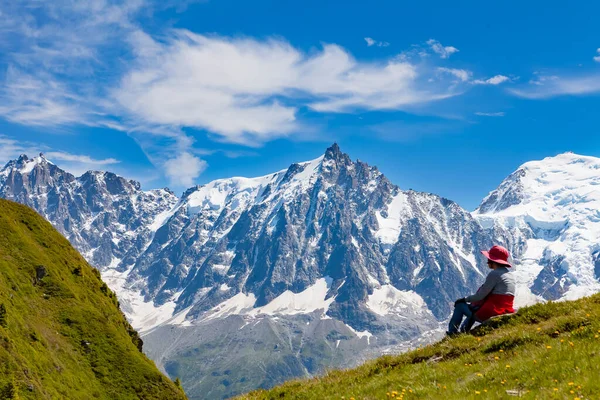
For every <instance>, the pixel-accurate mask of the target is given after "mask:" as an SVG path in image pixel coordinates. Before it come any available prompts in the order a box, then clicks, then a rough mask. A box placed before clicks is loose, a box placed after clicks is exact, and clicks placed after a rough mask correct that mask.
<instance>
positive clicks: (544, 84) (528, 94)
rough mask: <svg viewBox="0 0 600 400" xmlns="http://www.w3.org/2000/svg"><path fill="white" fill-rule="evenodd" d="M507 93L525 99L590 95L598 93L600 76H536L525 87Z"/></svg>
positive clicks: (599, 90)
mask: <svg viewBox="0 0 600 400" xmlns="http://www.w3.org/2000/svg"><path fill="white" fill-rule="evenodd" d="M509 92H510V93H512V94H514V95H515V96H518V97H523V98H526V99H546V98H551V97H557V96H584V95H590V94H595V93H600V74H589V75H584V76H571V77H561V76H557V75H538V76H537V77H536V78H535V79H532V80H530V81H529V83H528V84H527V85H523V86H521V87H516V88H512V89H509Z"/></svg>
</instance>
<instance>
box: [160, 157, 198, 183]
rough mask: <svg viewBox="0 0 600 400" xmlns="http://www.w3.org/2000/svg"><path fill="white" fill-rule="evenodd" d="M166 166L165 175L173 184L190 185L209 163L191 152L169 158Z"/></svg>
mask: <svg viewBox="0 0 600 400" xmlns="http://www.w3.org/2000/svg"><path fill="white" fill-rule="evenodd" d="M164 166H165V175H166V176H167V177H168V178H169V180H170V182H171V184H173V185H177V186H186V187H190V186H192V185H193V184H194V180H195V179H196V178H198V177H199V176H200V174H201V173H202V172H203V171H204V170H205V169H206V167H207V166H208V164H207V163H206V161H204V160H201V159H199V158H198V157H196V156H194V155H192V154H190V153H181V154H180V155H178V156H177V157H176V158H172V159H170V160H167V161H166V162H165V165H164Z"/></svg>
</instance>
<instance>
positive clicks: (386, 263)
mask: <svg viewBox="0 0 600 400" xmlns="http://www.w3.org/2000/svg"><path fill="white" fill-rule="evenodd" d="M598 184H600V160H599V159H597V158H594V157H586V156H580V155H576V154H573V153H565V154H561V155H558V156H556V157H550V158H547V159H544V160H542V161H533V162H529V163H526V164H524V165H523V166H521V167H520V168H519V169H517V171H515V172H514V173H513V174H511V175H510V176H509V177H507V178H506V179H505V180H504V181H503V182H502V183H501V184H500V186H499V187H498V189H496V190H494V191H493V192H492V193H490V194H489V195H488V196H487V197H486V198H485V199H484V200H483V201H482V203H481V205H480V206H479V207H478V208H477V210H475V211H474V212H468V211H466V210H464V209H462V208H461V207H460V206H459V205H458V204H456V203H454V202H452V201H451V200H448V199H445V198H442V197H440V196H436V195H434V194H430V193H421V192H416V191H413V190H407V191H405V190H401V189H400V188H398V187H397V186H395V185H394V184H392V183H391V182H390V181H389V180H388V179H387V178H386V177H385V176H384V175H383V174H382V173H381V172H380V171H379V170H378V169H377V168H376V167H373V166H369V165H367V164H366V163H364V162H361V161H352V160H351V159H350V157H349V156H348V155H346V154H344V153H342V152H341V150H340V148H339V147H338V146H337V145H336V144H334V145H333V146H331V147H330V148H328V149H327V150H326V152H325V153H324V154H323V155H322V156H321V157H319V158H317V159H315V160H312V161H308V162H301V163H297V164H292V165H291V166H290V167H289V168H287V169H285V170H282V171H279V172H276V173H273V174H269V175H266V176H263V177H258V178H229V179H222V180H217V181H213V182H210V183H208V184H206V185H201V186H196V187H193V188H190V189H188V190H187V191H186V192H185V193H183V195H182V196H180V197H178V196H176V195H175V194H174V193H172V192H171V191H170V190H168V189H160V190H151V191H143V190H142V189H141V186H140V184H139V183H137V182H134V181H131V180H127V179H125V178H122V177H119V176H117V175H115V174H112V173H110V172H97V171H90V172H87V173H86V174H84V175H82V176H81V177H75V176H73V175H71V174H69V173H68V172H66V171H64V170H62V169H60V168H59V167H57V166H56V165H54V164H53V163H51V162H50V161H49V160H47V159H46V158H45V157H44V156H43V155H39V156H37V157H34V158H32V159H30V158H28V157H27V156H25V155H23V156H21V157H20V158H19V159H17V160H13V161H10V162H9V163H8V164H7V165H6V166H5V167H4V168H3V169H2V170H1V171H0V197H4V198H7V199H11V200H15V201H18V202H21V203H23V204H26V205H28V206H30V207H32V208H34V209H35V210H37V211H38V212H39V213H40V214H41V215H42V216H44V217H45V218H46V219H47V220H49V221H50V222H51V223H52V224H53V225H54V226H55V227H56V228H57V229H58V230H59V231H60V232H61V233H62V234H63V235H64V236H65V237H66V238H67V239H68V240H69V241H70V242H71V243H72V244H73V245H74V246H75V247H76V248H77V249H78V250H79V251H80V252H81V254H82V255H84V257H85V258H86V259H87V260H88V261H89V262H90V263H91V264H92V265H94V266H95V267H96V268H98V269H99V270H100V272H101V274H102V277H103V279H104V280H105V281H106V282H107V283H108V285H109V286H110V287H111V288H112V289H113V290H115V292H116V293H117V296H118V298H119V301H120V305H121V309H122V310H123V311H124V312H125V313H126V315H127V317H128V319H129V320H130V321H131V323H132V325H133V326H134V327H135V328H136V329H139V330H140V331H141V333H142V335H143V338H144V341H145V343H146V344H145V351H146V352H147V354H148V355H149V356H150V357H151V358H152V359H153V360H155V362H156V363H157V365H158V366H159V367H160V368H162V369H163V370H164V371H166V372H167V373H168V374H169V375H170V376H172V377H175V376H179V377H180V378H181V379H182V382H183V386H184V388H185V389H186V392H187V393H188V395H189V397H190V398H207V397H208V398H223V397H227V396H231V395H234V394H238V393H241V392H244V391H247V390H250V389H255V388H266V387H270V386H273V385H275V384H277V383H280V382H282V381H284V380H286V379H290V378H292V377H303V376H304V377H305V376H312V375H316V374H319V373H322V372H323V371H324V370H325V369H328V368H332V367H348V366H352V365H356V364H358V363H360V362H361V361H364V360H366V359H369V358H372V357H374V356H377V355H380V354H382V353H386V352H398V351H401V350H402V349H406V348H410V347H411V346H414V345H415V344H416V343H423V342H428V341H430V340H432V339H433V338H435V337H438V336H439V335H440V334H441V333H442V332H443V325H444V324H445V321H446V320H447V318H448V316H449V313H450V311H451V306H452V302H453V300H454V299H456V298H458V297H462V296H464V295H466V294H469V293H470V292H473V291H474V290H476V288H477V287H478V286H479V285H480V284H481V282H482V281H483V280H484V278H485V275H486V273H487V267H486V266H485V263H484V262H483V261H482V256H481V255H480V254H479V250H481V249H487V248H489V247H491V246H492V245H493V244H501V245H504V246H505V247H507V248H508V249H509V250H510V251H511V253H512V255H513V261H514V263H515V274H516V275H517V280H518V283H519V285H518V293H517V294H518V296H517V303H518V305H524V304H529V303H532V302H537V301H543V300H545V299H551V300H556V299H563V298H564V299H573V298H578V297H581V296H584V295H588V294H591V293H594V292H597V291H598V289H600V283H599V281H598V278H599V277H600V247H599V245H598V244H597V237H598V234H599V233H600V212H599V211H598V210H599V209H600V190H598V186H597V185H598Z"/></svg>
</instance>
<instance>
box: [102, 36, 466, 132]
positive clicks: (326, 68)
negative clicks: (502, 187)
mask: <svg viewBox="0 0 600 400" xmlns="http://www.w3.org/2000/svg"><path fill="white" fill-rule="evenodd" d="M141 47H142V48H139V49H137V51H136V53H137V54H145V56H144V57H140V58H139V59H138V60H137V62H136V63H135V64H134V67H133V68H132V69H131V70H130V71H129V72H128V73H127V74H126V75H125V76H124V78H123V79H122V81H121V84H120V86H119V88H118V89H117V90H115V92H114V96H115V98H116V99H117V101H118V103H119V104H120V105H121V106H122V107H123V108H124V109H125V110H126V111H127V112H128V113H129V114H130V115H132V116H134V117H135V118H137V119H139V120H142V121H144V122H146V123H151V124H158V125H169V126H177V127H179V126H187V127H194V128H197V129H206V130H208V131H210V132H213V133H216V134H218V135H219V136H220V137H221V138H222V139H223V140H226V141H229V142H235V143H244V144H252V143H260V142H263V141H266V140H270V139H273V138H276V137H281V136H286V135H289V134H291V133H293V132H296V131H298V130H299V129H300V127H301V123H300V122H299V121H297V120H296V114H297V109H298V107H300V106H308V107H310V108H312V109H313V110H315V111H319V112H349V111H352V110H354V109H379V110H394V109H403V108H404V107H407V106H410V105H414V104H419V103H427V102H431V101H434V100H438V99H442V98H446V97H449V96H452V95H453V94H454V93H453V92H452V91H451V90H450V89H449V84H448V83H447V82H446V83H441V84H435V85H434V84H429V83H427V82H426V80H425V79H423V78H421V75H427V74H430V73H431V72H430V71H428V70H427V68H426V67H424V66H423V67H421V66H419V65H416V64H412V63H409V62H406V61H400V60H397V59H391V60H382V61H380V62H374V63H364V62H359V61H357V60H355V59H354V58H353V57H352V55H351V54H350V53H348V52H347V51H346V50H345V49H343V48H342V47H340V46H337V45H333V44H329V45H325V46H324V47H323V49H322V50H321V51H319V52H316V53H311V54H310V55H309V54H305V53H303V52H302V51H300V50H298V49H296V48H294V47H293V46H292V45H290V44H289V43H288V42H286V41H283V40H279V39H268V40H264V41H260V40H256V39H251V38H227V37H218V36H211V37H209V36H203V35H197V34H194V33H191V32H189V31H177V32H176V34H175V35H174V36H173V37H172V38H171V39H170V40H168V41H166V42H165V43H160V44H159V43H157V42H153V41H150V42H145V43H144V44H142V45H141Z"/></svg>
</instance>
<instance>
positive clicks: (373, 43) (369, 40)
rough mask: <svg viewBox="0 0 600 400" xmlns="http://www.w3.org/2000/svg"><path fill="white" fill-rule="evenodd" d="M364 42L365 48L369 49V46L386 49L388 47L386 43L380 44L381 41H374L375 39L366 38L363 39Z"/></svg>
mask: <svg viewBox="0 0 600 400" xmlns="http://www.w3.org/2000/svg"><path fill="white" fill-rule="evenodd" d="M365 42H367V46H369V47H371V46H376V47H388V46H389V45H390V44H389V43H388V42H382V41H379V40H375V39H373V38H370V37H366V38H365Z"/></svg>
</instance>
